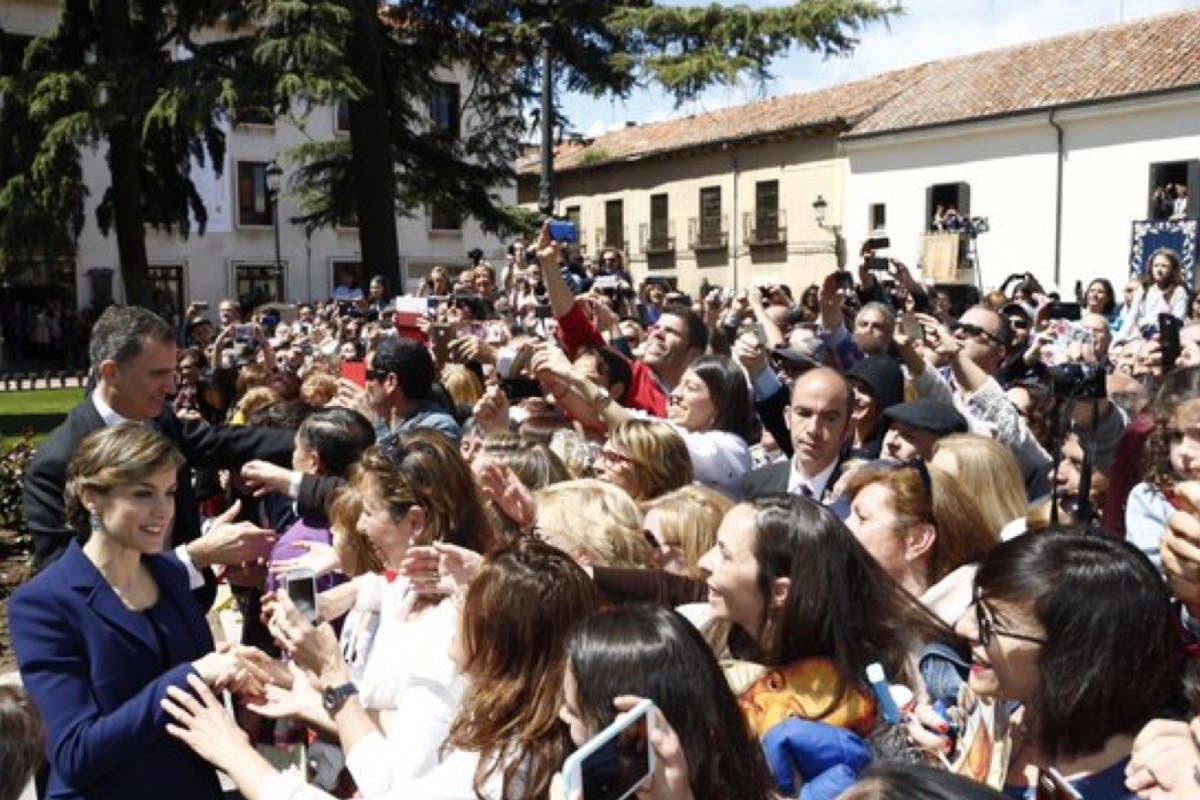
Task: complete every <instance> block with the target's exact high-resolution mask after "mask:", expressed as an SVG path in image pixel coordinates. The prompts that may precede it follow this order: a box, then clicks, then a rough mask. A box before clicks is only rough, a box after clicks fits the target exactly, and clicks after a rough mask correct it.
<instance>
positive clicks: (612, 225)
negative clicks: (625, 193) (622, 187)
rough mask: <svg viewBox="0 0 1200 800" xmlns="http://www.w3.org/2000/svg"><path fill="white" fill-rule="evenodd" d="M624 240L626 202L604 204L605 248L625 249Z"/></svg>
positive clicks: (613, 201)
mask: <svg viewBox="0 0 1200 800" xmlns="http://www.w3.org/2000/svg"><path fill="white" fill-rule="evenodd" d="M624 239H625V201H623V200H609V201H608V202H606V203H605V204H604V246H605V247H615V248H617V249H618V250H621V249H624V247H625V241H624Z"/></svg>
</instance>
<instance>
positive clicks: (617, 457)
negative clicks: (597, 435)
mask: <svg viewBox="0 0 1200 800" xmlns="http://www.w3.org/2000/svg"><path fill="white" fill-rule="evenodd" d="M601 461H605V462H607V463H609V464H632V463H633V457H632V456H627V455H625V454H624V453H622V452H619V451H617V450H613V449H612V448H611V447H601V448H600V449H599V450H598V451H596V462H597V463H599V462H601Z"/></svg>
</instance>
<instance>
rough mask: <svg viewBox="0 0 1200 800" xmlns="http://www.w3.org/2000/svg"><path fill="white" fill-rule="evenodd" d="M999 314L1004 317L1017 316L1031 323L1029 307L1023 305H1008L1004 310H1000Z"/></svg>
mask: <svg viewBox="0 0 1200 800" xmlns="http://www.w3.org/2000/svg"><path fill="white" fill-rule="evenodd" d="M1000 313H1001V314H1003V315H1004V316H1006V317H1011V316H1014V315H1015V316H1018V317H1024V318H1025V319H1027V320H1029V321H1030V322H1033V313H1032V312H1031V311H1030V310H1029V306H1027V305H1025V304H1024V303H1009V304H1008V305H1006V306H1005V307H1004V308H1002V309H1000Z"/></svg>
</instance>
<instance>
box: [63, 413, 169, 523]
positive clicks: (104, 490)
mask: <svg viewBox="0 0 1200 800" xmlns="http://www.w3.org/2000/svg"><path fill="white" fill-rule="evenodd" d="M184 463H186V462H185V459H184V457H183V454H182V453H180V452H179V450H178V449H177V448H176V447H175V444H174V443H173V442H172V441H171V440H170V439H168V438H167V437H166V436H163V435H162V434H161V433H159V432H158V431H156V430H154V429H152V428H147V427H145V426H144V425H139V424H138V423H136V422H122V423H121V424H120V425H113V426H111V427H108V428H101V429H100V430H98V431H95V432H94V433H91V434H88V435H87V436H86V437H84V439H83V441H81V442H80V443H79V446H78V447H76V448H75V455H74V456H72V458H71V463H70V464H68V465H67V486H66V492H65V495H66V500H67V509H66V512H67V523H68V524H69V525H70V526H71V527H72V528H74V529H75V530H77V531H86V530H88V510H87V508H86V507H85V506H84V502H83V496H84V493H85V492H86V493H90V494H97V495H101V496H103V495H106V494H108V493H109V492H110V491H112V490H113V489H115V488H117V487H118V486H128V485H129V484H133V483H140V482H142V481H145V480H146V479H148V478H149V477H150V476H151V475H153V474H154V473H156V472H158V471H159V470H160V469H163V468H165V467H170V468H171V469H172V470H175V471H178V470H179V469H180V468H181V467H182V466H183V465H184Z"/></svg>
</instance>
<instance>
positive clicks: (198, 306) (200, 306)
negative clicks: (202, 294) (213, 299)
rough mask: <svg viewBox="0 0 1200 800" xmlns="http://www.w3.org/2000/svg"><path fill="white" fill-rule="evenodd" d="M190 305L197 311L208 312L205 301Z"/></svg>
mask: <svg viewBox="0 0 1200 800" xmlns="http://www.w3.org/2000/svg"><path fill="white" fill-rule="evenodd" d="M192 305H193V306H195V307H196V310H197V311H208V301H207V300H197V301H196V302H194V303H192Z"/></svg>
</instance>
